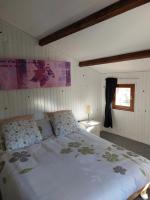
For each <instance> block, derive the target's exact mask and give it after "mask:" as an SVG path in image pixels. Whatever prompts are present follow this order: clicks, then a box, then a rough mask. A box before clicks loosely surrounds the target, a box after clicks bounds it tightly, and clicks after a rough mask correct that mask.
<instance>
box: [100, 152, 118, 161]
mask: <svg viewBox="0 0 150 200" xmlns="http://www.w3.org/2000/svg"><path fill="white" fill-rule="evenodd" d="M103 158H106V160H107V161H109V162H117V161H119V158H118V155H117V154H113V153H110V152H108V151H106V152H105V154H104V155H103Z"/></svg>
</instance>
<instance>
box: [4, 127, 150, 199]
mask: <svg viewBox="0 0 150 200" xmlns="http://www.w3.org/2000/svg"><path fill="white" fill-rule="evenodd" d="M149 182H150V161H149V160H147V159H146V158H144V157H142V156H139V155H137V154H135V153H133V152H130V151H128V150H126V149H124V148H122V147H120V146H117V145H115V144H113V143H110V142H108V141H106V140H104V139H102V138H98V137H97V136H95V135H92V134H90V133H87V132H86V131H85V130H82V129H80V130H79V131H78V132H77V133H71V134H66V135H64V136H59V137H53V138H52V137H51V138H49V139H46V140H44V141H42V142H41V143H39V144H34V145H31V146H29V147H26V148H23V149H19V150H15V151H12V152H5V153H3V154H2V155H1V157H0V189H1V192H2V196H3V200H12V197H13V199H15V200H127V199H128V198H129V197H130V196H131V195H133V194H134V193H135V194H136V192H137V191H140V190H141V188H143V187H144V186H145V185H146V184H149Z"/></svg>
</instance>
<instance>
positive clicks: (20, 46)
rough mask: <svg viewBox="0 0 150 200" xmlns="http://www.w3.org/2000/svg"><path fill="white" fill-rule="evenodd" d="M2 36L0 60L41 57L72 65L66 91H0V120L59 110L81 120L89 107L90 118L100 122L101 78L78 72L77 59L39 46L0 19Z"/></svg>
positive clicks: (32, 39)
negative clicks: (90, 109) (69, 83)
mask: <svg viewBox="0 0 150 200" xmlns="http://www.w3.org/2000/svg"><path fill="white" fill-rule="evenodd" d="M0 27H1V29H2V31H3V33H4V35H3V37H2V36H1V38H0V58H40V59H53V60H67V61H70V62H71V66H72V72H71V73H72V77H71V78H72V86H71V87H65V88H47V89H30V90H28V89H27V90H15V91H0V118H6V117H10V116H14V115H20V114H27V113H35V114H36V118H40V117H42V115H41V112H43V111H53V110H60V109H72V110H73V112H74V114H75V116H76V118H77V119H78V120H79V119H84V118H86V114H85V105H86V104H91V106H92V109H93V115H92V117H93V118H95V119H100V113H101V93H100V87H101V86H100V85H101V81H100V76H99V75H98V73H97V72H96V71H94V70H92V69H85V68H84V69H81V68H79V67H78V63H77V62H76V60H74V59H71V58H70V56H68V55H66V54H65V52H62V51H61V49H56V48H54V47H53V46H50V45H49V46H46V47H40V46H39V45H38V44H37V41H36V40H35V39H34V38H33V37H31V36H30V35H28V34H26V33H24V32H22V31H21V30H19V29H17V28H16V27H14V26H12V25H9V24H7V23H6V22H4V21H2V20H0Z"/></svg>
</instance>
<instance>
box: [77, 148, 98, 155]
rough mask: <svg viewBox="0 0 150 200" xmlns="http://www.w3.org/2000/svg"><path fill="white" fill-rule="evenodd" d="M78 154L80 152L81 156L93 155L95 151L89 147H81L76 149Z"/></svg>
mask: <svg viewBox="0 0 150 200" xmlns="http://www.w3.org/2000/svg"><path fill="white" fill-rule="evenodd" d="M78 152H80V153H81V154H83V155H88V154H94V153H95V151H94V149H93V148H91V147H81V148H79V149H78Z"/></svg>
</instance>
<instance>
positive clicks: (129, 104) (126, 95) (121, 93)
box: [112, 84, 135, 112]
mask: <svg viewBox="0 0 150 200" xmlns="http://www.w3.org/2000/svg"><path fill="white" fill-rule="evenodd" d="M134 93H135V85H134V84H119V85H117V88H116V92H115V96H114V99H113V102H112V108H113V109H117V110H126V111H131V112H134Z"/></svg>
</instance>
